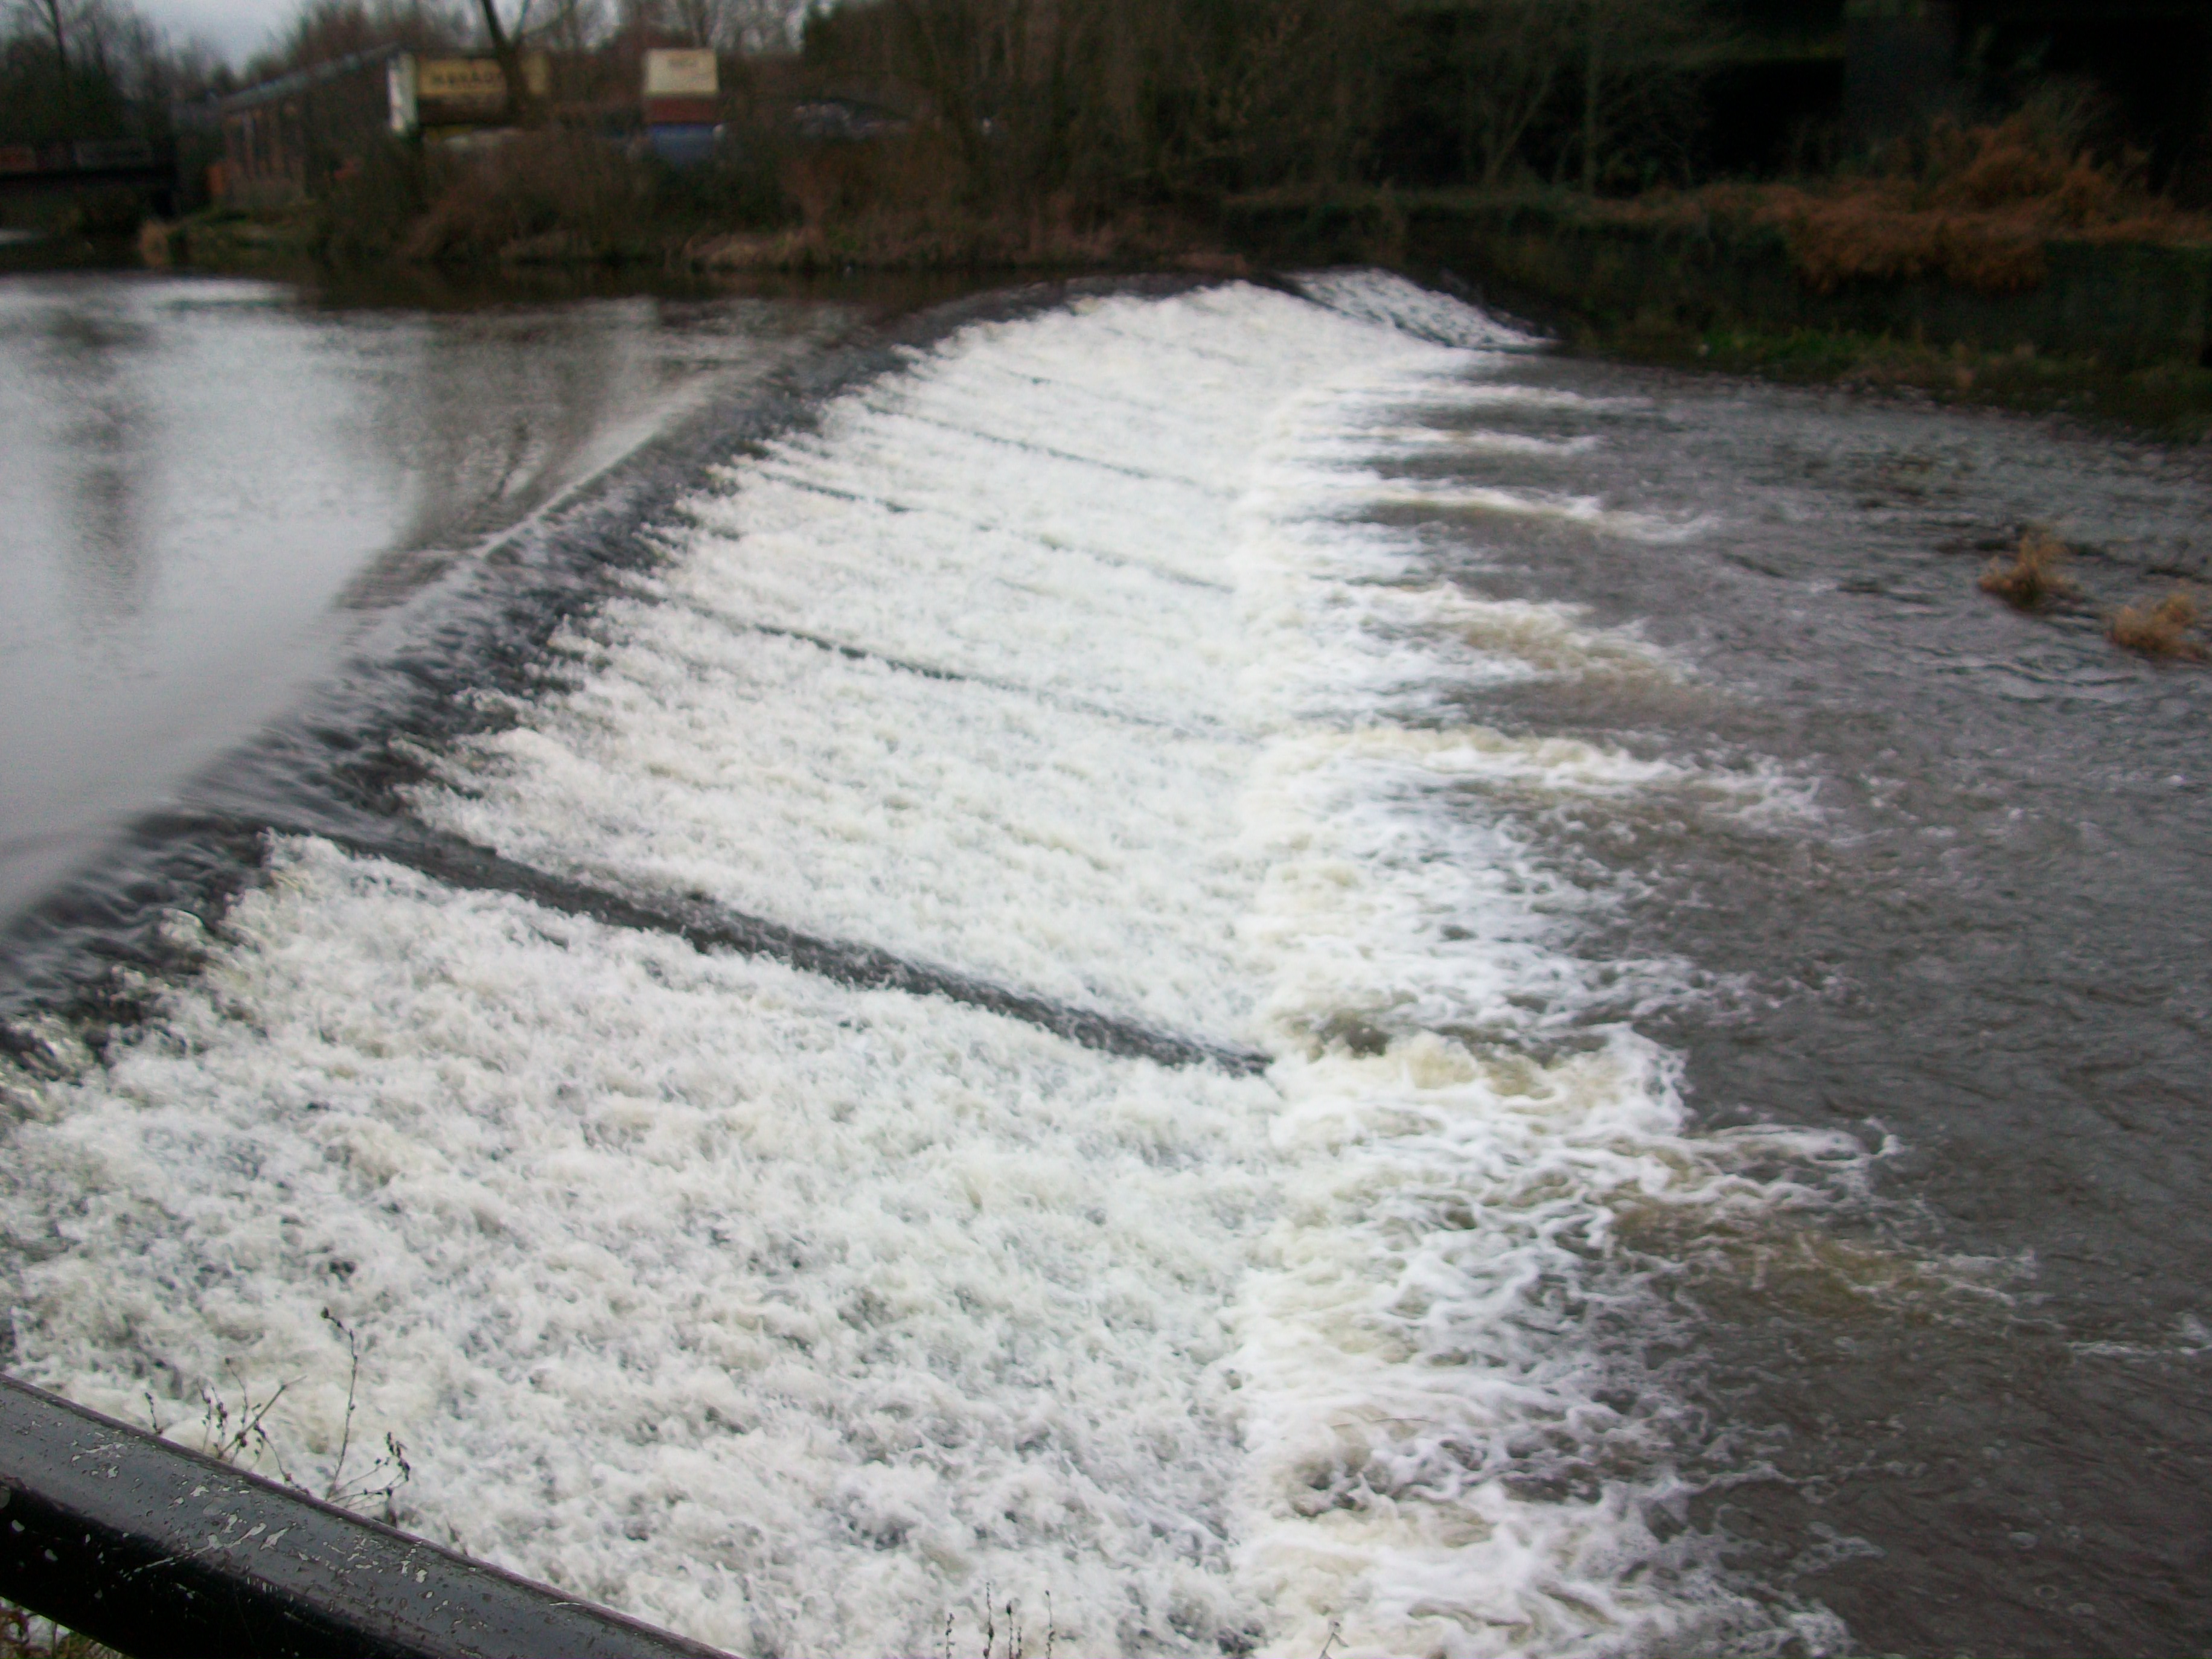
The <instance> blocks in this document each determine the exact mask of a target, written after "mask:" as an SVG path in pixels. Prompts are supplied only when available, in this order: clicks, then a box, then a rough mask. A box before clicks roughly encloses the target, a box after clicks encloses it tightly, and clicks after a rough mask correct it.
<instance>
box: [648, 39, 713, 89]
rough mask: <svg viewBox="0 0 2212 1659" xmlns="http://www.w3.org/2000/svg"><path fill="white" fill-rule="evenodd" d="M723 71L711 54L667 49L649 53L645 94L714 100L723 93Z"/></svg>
mask: <svg viewBox="0 0 2212 1659" xmlns="http://www.w3.org/2000/svg"><path fill="white" fill-rule="evenodd" d="M721 85H722V82H721V76H720V70H719V69H718V68H717V66H716V64H715V63H714V53H713V52H694V51H684V52H677V51H671V50H669V49H667V48H665V47H663V48H660V49H658V50H655V51H653V52H647V53H646V54H645V95H646V96H647V97H648V98H712V97H713V96H714V94H716V93H717V92H719V91H720V90H721Z"/></svg>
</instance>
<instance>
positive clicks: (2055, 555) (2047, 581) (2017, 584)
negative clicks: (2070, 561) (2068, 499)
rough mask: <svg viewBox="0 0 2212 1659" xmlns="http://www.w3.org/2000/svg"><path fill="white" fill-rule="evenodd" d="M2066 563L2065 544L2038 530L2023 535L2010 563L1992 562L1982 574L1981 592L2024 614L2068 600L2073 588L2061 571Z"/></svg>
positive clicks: (2025, 531)
mask: <svg viewBox="0 0 2212 1659" xmlns="http://www.w3.org/2000/svg"><path fill="white" fill-rule="evenodd" d="M2065 561H2066V544H2065V543H2063V542H2062V541H2060V540H2059V539H2058V538H2057V537H2056V536H2054V535H2052V534H2051V532H2049V531H2048V530H2045V529H2043V528H2042V527H2041V526H2029V527H2028V528H2027V529H2026V530H2023V531H2021V535H2020V545H2019V546H2018V547H2017V548H2015V549H2014V550H2013V553H2012V556H2011V557H2010V558H2009V559H2006V558H1995V559H1991V560H1990V562H1989V563H1988V565H1987V566H1985V567H1984V569H1983V571H1982V584H1981V585H1982V592H1984V593H1994V594H1996V596H1997V597H1998V598H1999V599H2002V600H2004V601H2005V602H2006V603H2008V604H2009V605H2018V606H2020V607H2021V609H2022V610H2024V611H2025V610H2033V609H2034V608H2035V607H2036V606H2037V605H2044V604H2047V603H2049V602H2050V601H2051V600H2053V599H2066V598H2069V597H2070V596H2071V595H2072V593H2073V592H2074V584H2073V583H2072V582H2071V581H2069V580H2067V578H2066V575H2065V574H2064V573H2063V571H2061V570H2060V568H2059V567H2060V566H2061V565H2062V564H2063V563H2064V562H2065Z"/></svg>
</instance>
